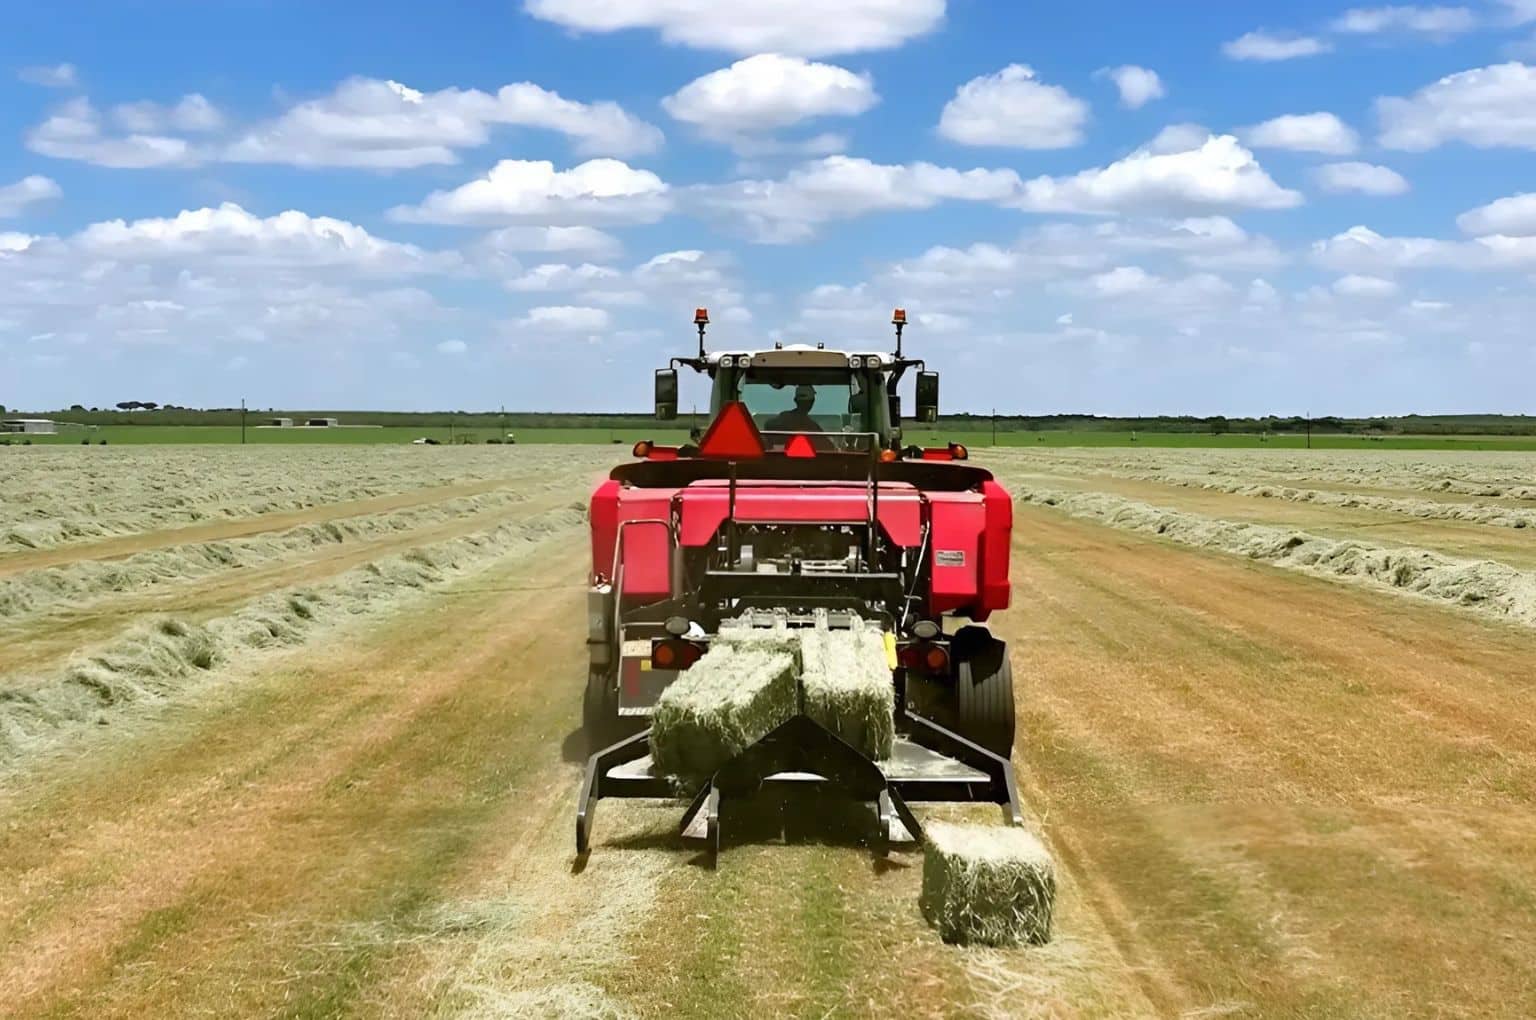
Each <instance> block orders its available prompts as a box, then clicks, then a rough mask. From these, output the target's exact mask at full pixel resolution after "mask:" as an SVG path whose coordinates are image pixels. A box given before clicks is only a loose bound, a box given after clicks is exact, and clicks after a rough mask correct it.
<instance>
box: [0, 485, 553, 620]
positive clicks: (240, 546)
mask: <svg viewBox="0 0 1536 1020" xmlns="http://www.w3.org/2000/svg"><path fill="white" fill-rule="evenodd" d="M527 498H528V497H527V496H526V495H525V494H524V493H522V492H513V491H499V492H494V493H486V494H485V495H481V496H470V497H464V498H460V499H454V500H448V501H445V502H443V503H436V504H429V505H426V506H420V507H413V508H410V509H406V510H397V511H394V512H391V513H382V514H365V515H363V516H359V517H347V518H338V519H334V520H329V521H325V522H323V523H320V524H306V525H302V526H300V527H297V528H291V529H289V530H287V531H281V532H276V533H272V534H265V535H259V536H254V537H251V538H236V539H228V540H225V541H220V542H196V543H191V544H188V545H180V546H170V547H167V548H162V549H153V550H149V551H147V552H142V553H136V554H134V555H132V556H127V557H124V558H122V559H114V560H78V561H75V562H73V563H68V564H65V565H63V566H57V567H44V568H41V569H38V570H27V571H22V572H20V573H17V574H13V575H11V576H9V577H4V578H0V621H4V622H8V623H15V622H17V621H19V620H21V619H23V618H25V617H27V616H31V615H35V614H37V613H41V612H45V611H47V610H50V609H54V608H57V607H60V606H66V607H68V608H70V609H75V608H79V607H81V606H83V605H86V604H88V603H89V601H90V600H91V599H93V598H98V597H100V596H104V595H113V594H119V593H122V592H129V591H138V590H142V589H145V588H150V587H158V586H165V585H174V584H178V583H183V582H187V581H193V580H198V579H201V578H206V577H209V576H212V575H214V574H219V573H223V572H225V571H229V570H237V569H242V568H247V569H248V568H252V567H257V566H262V565H265V564H269V563H274V562H278V561H281V560H284V559H288V558H290V557H293V556H297V555H299V554H302V553H305V552H308V551H311V550H314V549H319V548H322V547H324V546H331V545H345V544H352V543H357V542H361V541H367V540H370V539H375V538H379V537H381V536H386V535H393V534H400V533H402V532H407V531H411V530H414V529H417V528H421V527H424V526H426V525H430V524H437V523H441V522H444V521H448V520H450V519H453V518H460V517H471V516H474V515H475V514H480V513H486V512H489V511H494V510H497V509H500V508H502V507H506V506H510V505H512V504H514V503H519V502H523V501H525V500H526V499H527Z"/></svg>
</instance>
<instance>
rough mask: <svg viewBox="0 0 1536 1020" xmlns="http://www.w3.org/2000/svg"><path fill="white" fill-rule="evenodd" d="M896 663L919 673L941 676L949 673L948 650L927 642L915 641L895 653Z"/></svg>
mask: <svg viewBox="0 0 1536 1020" xmlns="http://www.w3.org/2000/svg"><path fill="white" fill-rule="evenodd" d="M896 661H897V662H899V663H901V664H902V665H903V666H905V667H906V668H907V669H910V670H915V671H916V672H919V673H927V674H929V675H931V676H943V675H945V674H947V673H948V672H949V649H947V648H945V647H944V646H943V645H937V644H933V643H932V642H929V641H917V642H914V643H912V644H910V645H907V646H906V647H905V648H903V649H901V650H900V651H899V652H897V653H896Z"/></svg>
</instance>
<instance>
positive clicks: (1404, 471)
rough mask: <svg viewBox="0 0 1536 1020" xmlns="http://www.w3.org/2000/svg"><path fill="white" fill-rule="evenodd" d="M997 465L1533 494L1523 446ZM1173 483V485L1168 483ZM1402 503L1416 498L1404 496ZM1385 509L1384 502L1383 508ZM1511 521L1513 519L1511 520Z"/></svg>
mask: <svg viewBox="0 0 1536 1020" xmlns="http://www.w3.org/2000/svg"><path fill="white" fill-rule="evenodd" d="M988 459H990V460H993V461H994V463H996V464H997V465H999V466H1012V467H1027V468H1028V469H1030V470H1038V471H1040V472H1042V473H1045V474H1060V473H1062V472H1063V470H1066V471H1068V472H1069V473H1071V474H1073V475H1076V476H1082V475H1095V474H1097V475H1109V476H1112V477H1123V478H1146V479H1148V480H1153V481H1169V480H1170V479H1168V478H1165V477H1161V476H1167V475H1172V476H1178V477H1183V478H1185V479H1189V480H1192V481H1193V480H1207V481H1221V482H1223V484H1225V483H1227V482H1231V481H1232V480H1238V479H1240V480H1241V483H1240V484H1250V483H1251V484H1259V485H1271V486H1281V487H1285V486H1295V487H1297V488H1298V489H1301V490H1305V489H1308V488H1311V487H1315V486H1317V485H1319V484H1321V485H1345V486H1350V487H1358V488H1379V489H1400V490H1405V491H1407V492H1422V493H1426V494H1437V493H1438V494H1453V495H1459V496H1473V497H1483V498H1497V499H1507V500H1536V454H1532V453H1530V452H1523V451H1486V450H1480V451H1475V452H1474V451H1469V452H1452V451H1434V452H1428V451H1408V450H1312V451H1308V452H1306V453H1300V452H1298V451H1294V450H1265V449H1260V450H1251V449H1250V450H1219V449H1171V448H1157V447H1146V448H1143V449H1132V448H1125V447H1119V448H1103V449H1091V448H1080V449H1060V448H1058V449H1052V450H1050V451H1048V452H1047V451H1035V450H1029V449H1025V448H1013V449H999V450H994V451H989V453H988ZM1173 484H1179V483H1177V482H1174V483H1173ZM1408 502H1409V503H1412V502H1415V501H1413V500H1408ZM1383 509H1385V508H1383ZM1516 526H1518V525H1516Z"/></svg>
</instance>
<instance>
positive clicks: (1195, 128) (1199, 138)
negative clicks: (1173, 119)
mask: <svg viewBox="0 0 1536 1020" xmlns="http://www.w3.org/2000/svg"><path fill="white" fill-rule="evenodd" d="M1210 137H1211V129H1210V128H1208V127H1206V126H1204V125H1203V124H1189V123H1184V124H1169V125H1168V126H1167V127H1165V128H1163V129H1162V130H1161V131H1159V132H1158V133H1157V134H1156V136H1154V137H1153V139H1152V140H1151V141H1150V142H1148V143H1147V144H1146V145H1143V146H1142V147H1141V150H1140V151H1143V152H1150V153H1152V154H1153V155H1154V156H1164V155H1167V154H1169V153H1173V152H1188V151H1189V150H1190V149H1198V148H1200V146H1202V145H1204V144H1205V143H1206V141H1207V139H1209V138H1210Z"/></svg>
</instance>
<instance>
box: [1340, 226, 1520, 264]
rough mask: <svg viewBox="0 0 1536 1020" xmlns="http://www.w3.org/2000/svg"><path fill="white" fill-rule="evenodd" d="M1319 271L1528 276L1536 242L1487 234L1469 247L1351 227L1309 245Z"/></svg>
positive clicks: (1449, 242)
mask: <svg viewBox="0 0 1536 1020" xmlns="http://www.w3.org/2000/svg"><path fill="white" fill-rule="evenodd" d="M1312 257H1313V260H1314V261H1316V262H1317V263H1318V264H1319V265H1323V266H1326V267H1328V268H1330V269H1337V270H1340V271H1342V272H1347V273H1363V274H1372V273H1390V272H1393V271H1396V270H1411V269H1456V270H1464V271H1479V270H1501V269H1504V270H1527V269H1531V268H1533V267H1536V237H1511V236H1506V235H1504V234H1491V235H1488V236H1486V237H1478V238H1474V239H1472V240H1470V241H1446V240H1441V239H1439V238H1432V237H1384V236H1382V235H1381V234H1378V233H1377V232H1376V231H1374V230H1371V229H1370V228H1369V227H1363V226H1356V227H1351V228H1350V229H1348V230H1346V231H1345V232H1344V233H1342V234H1336V235H1334V236H1333V237H1331V238H1328V239H1327V240H1324V241H1317V242H1315V243H1314V244H1313V245H1312Z"/></svg>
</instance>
